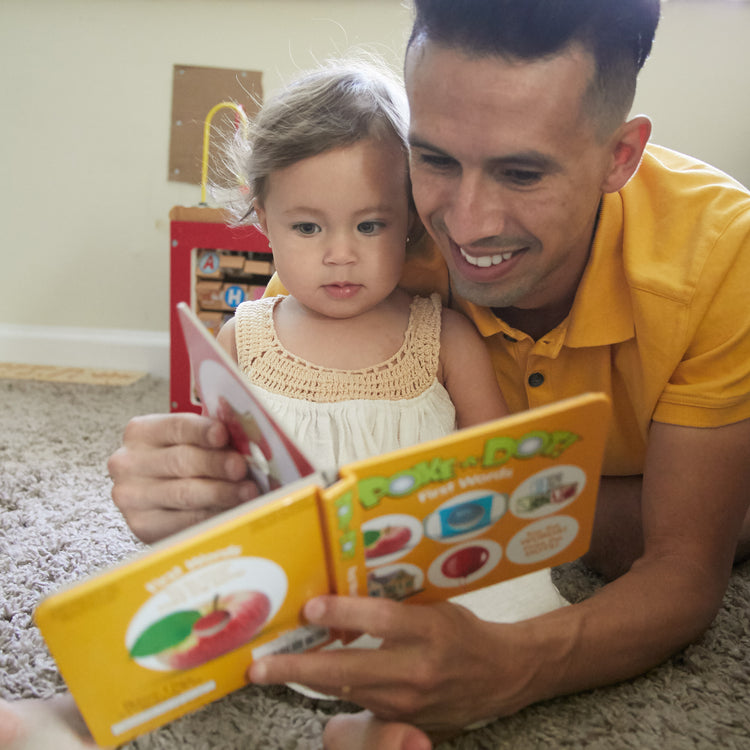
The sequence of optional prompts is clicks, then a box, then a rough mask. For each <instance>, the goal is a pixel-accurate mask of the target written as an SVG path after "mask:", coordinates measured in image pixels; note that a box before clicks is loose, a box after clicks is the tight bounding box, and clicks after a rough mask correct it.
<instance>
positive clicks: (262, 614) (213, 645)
mask: <svg viewBox="0 0 750 750" xmlns="http://www.w3.org/2000/svg"><path fill="white" fill-rule="evenodd" d="M270 611H271V601H270V600H269V598H268V596H266V594H264V593H262V592H260V591H236V592H233V593H231V594H226V595H225V596H217V597H216V598H215V599H214V601H213V604H212V608H211V609H210V611H208V612H206V613H205V614H203V615H201V616H200V617H199V618H198V619H197V620H196V621H195V622H194V623H193V626H192V630H191V632H190V634H189V635H188V636H187V638H185V639H184V640H183V641H182V642H181V643H178V644H177V645H176V646H174V647H172V648H169V649H167V650H165V651H163V652H162V653H160V654H159V655H158V657H159V659H160V660H161V661H162V662H164V663H165V664H166V665H167V666H169V667H171V668H172V669H191V668H192V667H197V666H198V665H199V664H203V663H204V662H207V661H209V660H210V659H215V658H216V657H217V656H221V655H222V654H226V653H227V652H229V651H233V650H234V649H236V648H238V647H239V646H242V645H243V644H245V643H247V642H248V641H250V640H252V638H253V637H254V636H255V635H256V633H258V631H259V630H260V629H261V628H262V627H263V625H264V624H265V622H266V619H267V618H268V615H269V613H270Z"/></svg>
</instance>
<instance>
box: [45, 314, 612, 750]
mask: <svg viewBox="0 0 750 750" xmlns="http://www.w3.org/2000/svg"><path fill="white" fill-rule="evenodd" d="M179 314H180V318H181V322H182V325H183V331H184V333H185V339H186V343H187V345H188V350H189V352H190V357H191V367H192V373H193V379H194V383H195V388H196V391H197V393H198V396H199V398H200V400H201V402H202V404H203V407H204V409H205V411H206V412H207V413H208V414H210V415H212V416H216V417H218V418H219V419H221V420H222V421H224V422H225V423H226V424H227V426H228V428H229V432H230V434H231V435H232V440H233V444H234V446H235V448H236V449H237V450H239V451H240V452H241V453H242V454H243V455H245V456H246V458H247V460H248V466H249V469H250V471H251V472H252V474H253V476H254V477H255V479H256V481H257V483H258V484H259V485H260V486H261V487H262V488H263V490H264V492H265V494H264V495H263V496H262V497H260V498H258V499H256V500H253V501H250V502H249V503H246V504H244V505H242V506H240V507H238V508H235V509H233V510H230V511H227V512H225V513H223V514H221V515H218V516H216V517H215V518H213V519H211V520H209V521H206V522H204V523H202V524H199V525H198V526H195V527H193V528H191V529H188V530H187V531H184V532H180V533H179V534H176V535H174V536H171V537H169V538H167V539H165V540H163V541H162V542H159V543H158V544H155V545H153V546H152V547H150V548H149V549H148V550H146V551H145V552H143V553H141V554H139V555H138V556H136V557H134V558H132V559H129V560H127V561H125V562H123V563H122V564H121V565H119V566H117V567H115V568H113V569H111V570H108V571H105V572H102V573H99V574H97V575H95V576H92V577H90V578H88V579H87V580H85V581H82V582H79V583H76V584H73V585H71V586H69V587H67V588H65V589H63V590H61V591H59V592H57V593H55V594H52V595H51V596H49V597H47V598H46V599H44V600H43V601H42V602H41V603H40V605H39V607H38V608H37V610H36V613H35V619H36V622H37V624H38V626H39V628H40V630H41V632H42V634H43V636H44V638H45V639H46V641H47V644H48V646H49V649H50V651H51V653H52V655H53V656H54V658H55V660H56V662H57V664H58V667H59V669H60V672H61V674H62V676H63V678H64V679H65V681H66V683H67V685H68V688H69V689H70V691H71V693H72V695H73V697H74V698H75V700H76V703H77V704H78V707H79V709H80V711H81V713H82V715H83V717H84V719H85V721H86V723H87V725H88V727H89V729H90V731H91V733H92V735H93V737H94V739H95V740H96V741H97V742H98V743H99V744H101V745H113V744H115V745H117V744H122V743H124V742H126V741H128V740H130V739H132V738H133V737H136V736H138V735H140V734H144V733H145V732H148V731H150V730H152V729H155V728H156V727H158V726H160V725H162V724H165V723H167V722H168V721H171V720H173V719H175V718H177V717H178V716H181V715H182V714H185V713H187V712H189V711H193V710H195V709H197V708H199V707H200V706H202V705H204V704H206V703H208V702H210V701H213V700H216V699H218V698H220V697H222V696H223V695H226V694H227V693H229V692H231V691H233V690H236V689H238V688H240V687H242V686H243V685H245V684H246V682H247V681H246V672H247V669H248V667H249V665H250V663H251V662H252V661H253V659H257V658H259V657H260V656H262V655H264V654H268V653H279V652H292V651H294V652H298V651H305V650H309V649H313V648H319V647H321V646H324V645H326V644H330V642H331V641H332V640H333V638H334V635H336V634H332V633H329V632H327V631H325V630H323V629H320V628H316V627H313V626H310V625H307V624H306V623H305V622H304V621H303V619H302V617H301V610H302V607H303V605H304V604H305V602H306V601H307V600H308V599H310V598H311V597H313V596H316V595H320V594H324V593H338V594H343V595H355V596H364V595H369V596H382V597H390V598H393V599H397V600H401V601H404V602H420V603H426V602H434V601H439V600H443V599H448V598H450V597H453V596H456V595H458V594H462V593H466V592H467V591H470V590H472V589H476V588H480V587H483V586H488V585H490V584H495V583H498V582H500V581H503V580H506V579H509V578H513V577H516V576H521V575H524V574H526V573H530V572H532V571H534V570H537V569H539V568H543V567H549V566H554V565H559V564H561V563H563V562H567V561H570V560H573V559H575V558H577V557H580V556H581V555H582V554H583V553H584V552H585V551H586V550H587V549H588V545H589V540H590V535H591V529H592V525H593V517H594V508H595V504H596V495H597V488H598V483H599V474H600V468H601V461H602V455H603V449H604V445H605V442H606V436H607V429H608V420H609V402H608V400H607V398H606V397H605V396H604V395H602V394H585V395H582V396H578V397H575V398H571V399H567V400H564V401H560V402H558V403H555V404H552V405H549V406H545V407H540V408H536V409H532V410H529V411H525V412H522V413H518V414H515V415H511V416H508V417H505V418H503V419H499V420H496V421H492V422H487V423H485V424H482V425H478V426H475V427H470V428H467V429H464V430H459V431H456V432H455V433H452V434H451V435H449V436H447V437H444V438H440V439H438V440H432V441H430V442H426V443H422V444H420V445H416V446H413V447H410V448H404V449H401V450H398V451H395V452H392V453H388V454H385V455H381V456H376V457H373V458H369V459H366V460H362V461H358V462H356V463H352V464H348V465H346V466H343V467H339V468H338V469H337V470H335V471H331V470H330V468H329V467H313V466H312V465H311V464H310V462H309V461H308V460H307V459H306V458H305V456H304V451H303V450H301V449H300V448H299V447H297V446H295V444H294V441H293V439H292V437H290V436H288V435H286V434H284V432H283V430H281V429H280V428H279V426H278V425H277V424H276V423H275V421H274V420H273V418H272V416H271V415H270V414H268V412H267V411H266V410H265V409H264V408H263V405H262V404H261V403H260V401H259V400H258V399H257V398H256V397H255V396H253V394H252V392H251V391H250V389H249V388H248V387H247V385H246V381H245V379H244V377H243V376H242V374H241V373H240V372H239V370H238V369H237V367H236V365H235V363H234V362H233V361H232V360H231V358H230V357H229V356H228V355H227V354H226V353H225V352H224V351H223V350H222V349H221V348H220V347H219V346H218V345H217V344H216V343H215V341H214V340H213V339H212V337H211V336H210V334H208V333H207V332H206V331H205V329H204V328H203V326H202V325H201V323H200V322H199V321H198V320H197V318H196V317H195V316H194V314H193V313H192V311H191V310H190V309H189V308H187V306H185V305H182V306H181V307H180V313H179Z"/></svg>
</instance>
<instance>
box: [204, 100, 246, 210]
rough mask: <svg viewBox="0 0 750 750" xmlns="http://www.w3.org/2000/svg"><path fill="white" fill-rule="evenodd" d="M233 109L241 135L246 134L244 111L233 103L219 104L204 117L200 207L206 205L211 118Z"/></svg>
mask: <svg viewBox="0 0 750 750" xmlns="http://www.w3.org/2000/svg"><path fill="white" fill-rule="evenodd" d="M225 108H227V109H233V110H234V111H235V112H236V113H237V119H238V120H239V125H240V126H241V127H242V130H243V133H247V128H248V125H249V120H248V119H247V115H246V114H245V110H244V109H243V108H242V107H241V106H240V105H239V104H235V103H234V102H219V103H218V104H216V105H214V106H213V107H211V109H210V110H209V111H208V114H207V115H206V121H205V122H204V123H203V161H202V164H201V205H203V206H205V205H206V183H207V182H208V146H209V141H210V138H211V120H212V119H213V116H214V115H215V114H216V113H217V112H218V111H219V110H220V109H225Z"/></svg>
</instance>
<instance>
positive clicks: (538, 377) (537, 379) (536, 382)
mask: <svg viewBox="0 0 750 750" xmlns="http://www.w3.org/2000/svg"><path fill="white" fill-rule="evenodd" d="M543 382H544V375H542V373H541V372H532V373H531V375H529V385H530V386H531V387H532V388H538V387H539V386H540V385H541V384H542V383H543Z"/></svg>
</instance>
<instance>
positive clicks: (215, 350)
mask: <svg viewBox="0 0 750 750" xmlns="http://www.w3.org/2000/svg"><path fill="white" fill-rule="evenodd" d="M177 309H178V312H179V315H180V323H181V325H182V331H183V334H184V336H185V344H186V345H187V349H188V352H189V353H190V366H191V369H192V373H193V382H194V384H195V388H196V391H197V392H198V395H199V397H200V401H201V404H203V409H204V412H205V413H206V414H208V415H209V416H211V417H215V418H216V419H219V420H221V421H222V422H223V423H224V424H225V425H226V426H227V429H228V430H229V433H230V435H231V438H232V444H233V446H234V448H235V449H236V450H237V451H239V452H240V453H241V454H242V455H243V456H245V457H246V459H247V462H248V466H249V468H250V472H251V475H252V477H253V479H254V480H255V481H256V482H257V484H258V486H259V488H260V490H261V492H268V491H269V490H273V489H276V488H278V487H281V486H283V485H286V484H289V483H290V482H293V481H295V480H297V479H299V478H300V477H304V476H307V475H309V474H312V473H313V471H314V468H313V466H312V465H311V463H310V462H309V461H308V460H307V458H306V457H305V456H304V454H303V452H302V451H301V450H300V449H299V448H298V447H297V446H296V445H295V444H294V442H293V440H292V438H291V437H290V436H289V435H287V434H286V433H285V432H284V431H283V430H282V429H281V427H279V425H278V424H277V423H276V422H275V421H274V419H273V418H272V417H271V415H270V414H269V413H268V412H267V411H266V410H265V409H264V408H263V405H262V404H261V403H260V402H259V401H258V399H256V398H255V396H253V394H252V392H251V391H250V389H249V388H248V387H247V383H246V381H245V378H244V377H243V376H242V373H240V371H239V369H238V368H237V365H236V364H235V363H234V362H233V361H232V359H231V358H230V357H229V355H228V354H227V353H226V352H224V351H223V350H222V349H221V348H220V347H219V346H218V345H217V343H216V341H215V340H214V339H213V337H212V336H211V334H210V333H209V332H208V331H207V330H206V328H205V326H204V325H203V324H202V323H201V322H200V320H198V318H197V317H196V315H195V313H193V311H192V310H191V309H190V308H189V307H188V306H187V305H186V304H185V303H184V302H181V303H180V304H179V305H178V306H177Z"/></svg>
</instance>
